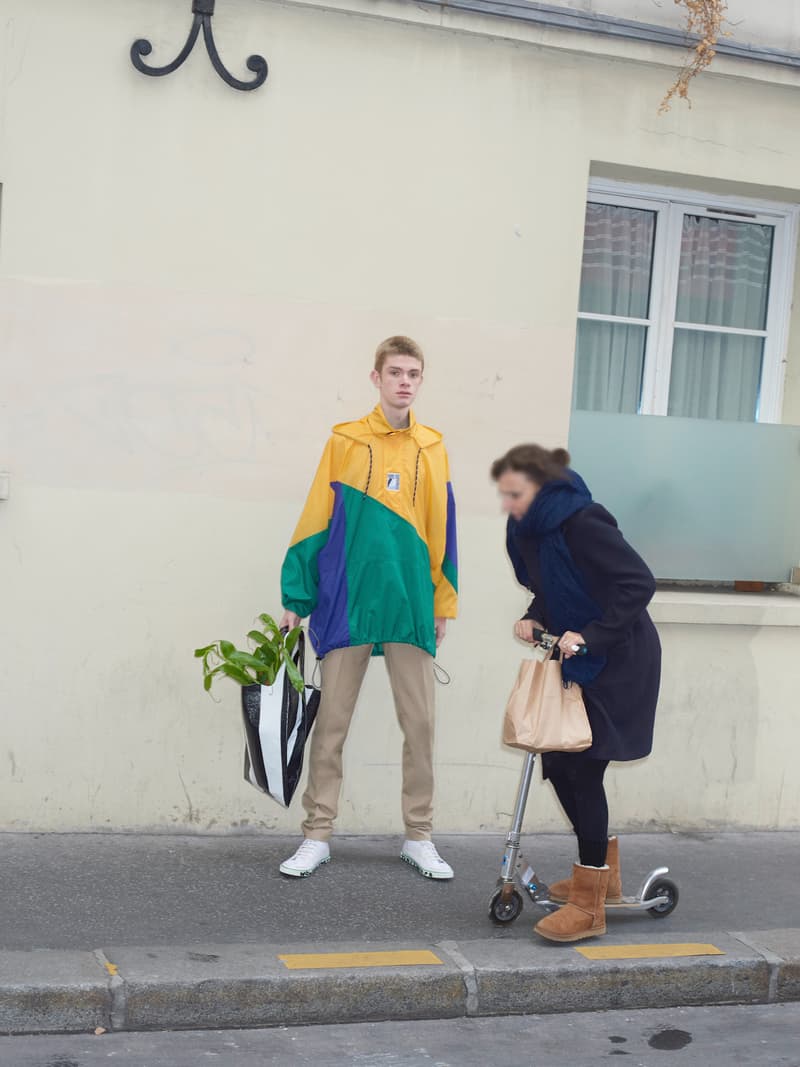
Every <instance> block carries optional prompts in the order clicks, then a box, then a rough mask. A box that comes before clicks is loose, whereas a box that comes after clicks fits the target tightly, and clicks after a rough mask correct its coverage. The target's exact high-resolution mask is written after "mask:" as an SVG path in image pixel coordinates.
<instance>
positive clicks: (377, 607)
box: [280, 337, 457, 879]
mask: <svg viewBox="0 0 800 1067" xmlns="http://www.w3.org/2000/svg"><path fill="white" fill-rule="evenodd" d="M423 368H424V359H423V355H422V350H421V349H420V347H419V345H417V344H416V343H415V342H414V341H412V340H411V339H410V338H409V337H390V338H388V339H387V340H386V341H383V342H382V343H381V344H380V345H379V346H378V350H377V352H376V353H375V369H374V370H373V371H372V373H371V375H370V378H371V380H372V383H373V384H374V385H375V387H376V388H377V389H378V394H379V398H380V402H379V403H378V405H377V407H375V408H374V410H373V411H372V412H371V413H370V414H369V415H367V416H366V418H363V419H359V421H358V422H345V423H342V424H341V425H339V426H334V428H333V435H332V437H331V438H330V440H329V441H328V444H327V446H326V447H325V451H324V453H323V455H322V459H321V461H320V464H319V468H318V470H317V473H316V477H315V478H314V482H313V484H312V486H311V491H310V492H309V495H308V499H307V501H306V506H305V508H304V510H303V514H302V515H301V517H300V522H299V523H298V526H297V529H296V530H295V534H294V538H293V539H292V544H291V546H290V548H289V551H288V552H287V554H286V559H285V560H284V563H283V570H282V573H281V595H282V599H283V607H284V611H285V614H284V616H283V620H282V623H281V625H284V626H290V627H291V626H296V625H298V623H299V622H300V620H301V618H305V617H306V616H307V615H310V616H311V619H310V623H309V628H308V629H309V634H310V637H311V640H312V643H313V645H314V648H315V650H316V652H317V655H318V656H320V657H321V658H322V701H321V703H320V708H319V712H318V714H317V719H316V723H315V725H314V729H313V731H312V733H311V741H310V745H309V753H308V757H309V772H308V785H307V788H306V792H305V794H304V796H303V807H304V808H305V811H306V818H305V821H304V822H303V826H302V830H303V835H304V836H303V842H302V844H301V845H300V847H299V848H298V849H297V851H296V852H295V854H294V855H293V856H291V857H290V858H289V859H288V860H286V861H285V862H284V863H282V864H281V867H280V869H281V872H282V873H283V874H288V875H292V876H294V877H302V876H304V875H308V874H312V873H313V872H314V871H315V870H316V869H317V867H319V866H320V864H322V863H327V862H328V860H329V859H330V848H329V845H328V841H329V839H330V836H331V834H332V832H333V822H334V819H335V818H336V814H337V810H338V803H339V793H340V791H341V785H342V749H343V747H344V742H345V738H346V737H347V731H348V729H349V726H350V719H351V717H352V714H353V709H354V708H355V704H356V699H357V698H358V693H359V690H360V688H361V683H362V681H363V679H364V674H365V672H366V669H367V664H368V662H369V659H370V656H371V655H383V656H384V659H385V661H386V669H387V672H388V674H389V681H390V683H391V687H392V693H393V695H394V704H395V711H396V713H397V718H398V721H399V723H400V728H401V729H402V731H403V736H404V744H403V791H402V812H403V820H404V822H405V836H406V841H405V843H404V845H403V849H402V852H401V859H403V860H405V861H406V862H407V863H410V864H411V865H412V866H413V867H415V868H416V869H417V870H418V871H420V872H421V873H422V874H424V875H425V876H426V877H428V878H440V879H446V878H452V877H453V871H452V868H451V867H450V866H449V865H448V864H447V863H445V861H444V860H443V859H442V858H441V856H439V854H438V852H437V851H436V847H435V846H434V844H433V842H432V841H431V825H432V816H433V732H434V692H433V690H434V677H433V657H434V656H435V654H436V649H437V647H438V646H439V644H440V643H441V641H442V639H443V638H444V635H445V627H446V625H447V619H449V618H454V617H455V614H456V602H457V578H456V566H457V560H456V533H455V502H454V499H453V491H452V488H451V485H450V474H449V467H448V461H447V453H446V451H445V448H444V444H443V443H442V435H441V434H440V433H438V432H437V431H436V430H432V429H430V427H428V426H422V425H421V424H420V423H418V422H417V421H416V420H415V418H414V415H413V412H412V410H411V405H412V404H413V402H414V398H415V397H416V395H417V391H418V389H419V387H420V385H421V384H422V372H423Z"/></svg>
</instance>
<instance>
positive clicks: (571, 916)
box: [534, 863, 608, 941]
mask: <svg viewBox="0 0 800 1067" xmlns="http://www.w3.org/2000/svg"><path fill="white" fill-rule="evenodd" d="M571 881H572V885H571V887H570V892H569V900H568V901H567V903H566V904H565V905H564V907H563V908H559V909H558V911H554V912H553V913H552V914H551V915H547V916H545V918H544V919H541V920H540V921H539V922H538V923H537V924H536V926H534V930H535V931H536V933H537V934H540V935H541V936H542V937H546V938H547V940H548V941H581V940H583V938H585V937H597V936H598V935H599V934H604V933H605V932H606V910H605V899H606V890H607V889H608V867H607V866H606V867H582V866H581V865H580V863H576V864H575V866H574V867H573V868H572V879H571Z"/></svg>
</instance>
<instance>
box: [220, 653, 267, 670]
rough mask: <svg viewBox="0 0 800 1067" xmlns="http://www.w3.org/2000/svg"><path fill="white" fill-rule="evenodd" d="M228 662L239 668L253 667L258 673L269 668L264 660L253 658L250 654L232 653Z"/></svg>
mask: <svg viewBox="0 0 800 1067" xmlns="http://www.w3.org/2000/svg"><path fill="white" fill-rule="evenodd" d="M228 661H229V662H230V663H233V664H234V665H236V666H238V667H253V668H255V670H257V671H263V670H265V669H266V667H267V665H266V664H265V663H264V660H263V659H259V658H258V657H257V656H252V655H251V654H250V653H249V652H232V653H231V654H230V656H228Z"/></svg>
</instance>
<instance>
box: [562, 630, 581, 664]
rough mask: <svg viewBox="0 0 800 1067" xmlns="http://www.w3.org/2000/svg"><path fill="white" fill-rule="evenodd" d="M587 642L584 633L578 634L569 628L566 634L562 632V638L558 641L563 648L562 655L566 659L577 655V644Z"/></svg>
mask: <svg viewBox="0 0 800 1067" xmlns="http://www.w3.org/2000/svg"><path fill="white" fill-rule="evenodd" d="M585 644H586V642H585V641H584V639H583V634H577V633H575V631H574V630H567V632H566V633H565V634H562V636H561V640H560V641H559V642H558V647H559V649H560V650H561V655H562V656H563V657H564V659H572V657H573V656H577V654H578V653H577V652H573V649H574V647H575V645H585Z"/></svg>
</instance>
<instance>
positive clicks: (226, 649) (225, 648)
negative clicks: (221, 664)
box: [219, 641, 236, 659]
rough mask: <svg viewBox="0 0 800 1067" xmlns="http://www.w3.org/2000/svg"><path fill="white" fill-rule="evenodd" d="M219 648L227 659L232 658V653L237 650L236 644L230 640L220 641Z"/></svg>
mask: <svg viewBox="0 0 800 1067" xmlns="http://www.w3.org/2000/svg"><path fill="white" fill-rule="evenodd" d="M219 650H220V652H221V653H222V655H223V656H224V657H225V658H226V659H230V656H231V653H232V652H235V651H236V646H235V645H232V644H231V642H230V641H220V642H219Z"/></svg>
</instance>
